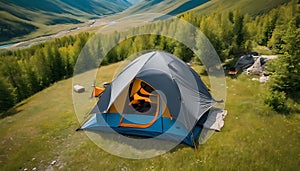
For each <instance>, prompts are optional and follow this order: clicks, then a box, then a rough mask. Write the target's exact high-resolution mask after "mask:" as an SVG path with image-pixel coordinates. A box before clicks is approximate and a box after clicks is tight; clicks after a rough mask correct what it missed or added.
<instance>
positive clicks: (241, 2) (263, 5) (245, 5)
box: [195, 0, 291, 15]
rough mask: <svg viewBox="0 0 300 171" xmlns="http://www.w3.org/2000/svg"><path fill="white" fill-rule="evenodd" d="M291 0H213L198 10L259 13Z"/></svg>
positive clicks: (206, 12)
mask: <svg viewBox="0 0 300 171" xmlns="http://www.w3.org/2000/svg"><path fill="white" fill-rule="evenodd" d="M290 1H291V0H265V1H249V0H211V1H209V2H207V3H205V4H203V5H201V6H199V7H197V8H195V11H196V12H200V13H202V14H208V13H211V12H216V11H222V12H225V11H231V10H239V11H240V12H241V13H243V14H246V13H247V14H250V15H259V14H263V13H266V12H268V11H270V10H272V9H273V8H276V7H278V6H280V5H282V4H284V3H287V2H290Z"/></svg>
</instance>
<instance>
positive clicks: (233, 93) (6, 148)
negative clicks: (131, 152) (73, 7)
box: [0, 64, 300, 170]
mask: <svg viewBox="0 0 300 171" xmlns="http://www.w3.org/2000/svg"><path fill="white" fill-rule="evenodd" d="M116 67H117V65H116V64H114V65H109V66H105V67H101V70H100V71H99V72H98V73H99V74H98V79H99V80H100V81H98V79H97V84H98V85H101V83H102V81H109V80H110V79H111V78H112V76H113V73H112V72H111V71H114V69H115V68H116ZM196 69H197V70H199V69H201V67H196ZM201 77H202V79H203V80H204V82H207V81H208V78H207V76H201ZM226 79H227V80H226V81H227V101H226V107H225V108H226V110H228V115H227V117H226V121H225V127H224V128H223V130H222V131H221V132H219V133H216V134H214V135H213V136H212V137H211V139H209V140H208V141H207V143H206V144H204V145H200V146H199V147H198V154H197V153H196V152H195V150H194V149H193V148H190V147H187V146H184V145H180V146H178V147H176V148H175V149H173V150H172V151H171V152H168V153H166V154H164V155H161V156H158V157H155V158H151V159H143V160H131V159H123V158H120V157H117V156H113V155H111V154H109V153H107V152H105V151H103V150H101V149H100V148H99V147H97V146H96V145H95V144H94V143H93V142H91V141H90V140H89V139H88V138H87V136H86V135H85V134H84V132H75V129H76V128H77V127H78V126H79V122H78V121H77V118H76V115H75V113H74V111H73V105H72V79H68V80H64V81H60V82H58V83H56V84H54V85H53V86H51V87H49V88H47V89H45V90H44V91H42V92H40V93H38V94H36V95H34V96H32V97H31V98H29V99H27V100H25V101H23V102H22V103H21V104H22V105H19V107H17V108H16V109H17V111H19V112H18V113H16V114H15V115H13V116H9V117H6V118H4V119H2V120H0V137H1V139H0V142H1V146H0V170H19V169H20V168H22V169H24V168H28V170H31V169H32V168H34V167H37V168H38V169H39V170H46V169H51V168H54V169H55V170H58V169H63V170H68V169H69V170H126V169H127V170H202V169H203V170H297V169H298V166H299V158H300V144H299V142H300V126H299V125H300V117H299V116H300V114H299V113H292V114H290V115H281V114H277V113H275V112H272V111H270V109H269V108H267V107H265V106H264V105H263V102H262V100H261V97H262V96H263V95H264V91H265V88H266V85H265V84H263V83H259V82H255V81H251V79H250V78H249V77H248V76H245V75H243V74H242V75H239V76H238V78H237V79H232V78H226ZM166 143H167V141H166ZM54 160H56V161H57V162H56V164H55V165H54V166H51V165H50V163H51V162H52V161H54Z"/></svg>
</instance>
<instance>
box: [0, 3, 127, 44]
mask: <svg viewBox="0 0 300 171" xmlns="http://www.w3.org/2000/svg"><path fill="white" fill-rule="evenodd" d="M131 5H132V4H131V3H130V2H128V1H127V0H1V1H0V42H3V41H7V40H9V39H11V38H14V37H18V36H24V35H26V34H29V33H31V32H33V31H35V30H37V29H43V28H44V27H45V26H52V25H57V24H77V23H82V22H84V21H87V20H88V19H93V18H99V16H104V15H110V14H114V13H118V12H121V11H123V10H125V9H127V8H128V7H130V6H131Z"/></svg>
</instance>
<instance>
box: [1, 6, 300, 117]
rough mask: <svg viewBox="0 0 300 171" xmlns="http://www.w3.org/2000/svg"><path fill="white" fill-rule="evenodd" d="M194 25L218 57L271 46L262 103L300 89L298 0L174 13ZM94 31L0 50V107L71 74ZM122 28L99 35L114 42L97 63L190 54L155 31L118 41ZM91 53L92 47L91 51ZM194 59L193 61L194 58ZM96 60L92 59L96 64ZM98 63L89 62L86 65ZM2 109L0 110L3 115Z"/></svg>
mask: <svg viewBox="0 0 300 171" xmlns="http://www.w3.org/2000/svg"><path fill="white" fill-rule="evenodd" d="M178 17H179V18H180V19H183V20H185V21H188V22H189V23H191V24H193V25H194V26H195V27H197V28H199V29H200V30H201V31H202V32H203V33H204V34H205V35H206V36H207V38H208V39H209V40H210V42H211V43H212V45H213V46H214V47H215V49H216V51H217V53H218V55H219V57H220V59H221V61H222V62H226V61H227V60H228V59H235V58H239V57H240V56H241V55H243V54H248V53H249V52H251V51H252V50H253V48H254V47H257V46H263V47H267V48H269V49H271V51H272V53H273V54H278V55H279V57H278V58H277V59H276V60H274V61H273V62H272V63H270V64H269V66H268V71H269V73H270V75H272V80H271V82H270V83H269V84H270V85H269V89H270V90H269V91H270V96H268V97H266V100H265V102H266V104H267V105H270V106H271V107H273V108H274V110H277V111H283V110H286V107H285V106H284V104H282V101H283V100H286V99H287V98H293V97H294V96H295V95H294V94H293V93H294V92H299V90H300V56H299V54H300V47H299V46H300V28H299V25H300V15H299V2H298V1H297V0H293V1H291V2H289V3H288V4H284V5H282V6H280V7H278V8H276V9H273V10H271V11H269V12H267V13H264V14H261V15H257V16H251V15H248V14H244V13H242V12H241V11H238V10H234V11H230V12H215V13H212V14H209V15H203V14H200V13H198V12H197V11H190V12H187V13H184V14H182V15H180V16H178ZM170 22H171V21H170V20H165V21H157V22H155V23H152V24H149V25H145V26H142V27H138V28H134V29H133V30H132V32H134V31H136V30H137V29H139V30H143V29H144V30H147V29H152V30H170V29H176V28H177V26H176V25H172V24H170ZM175 33H176V34H183V35H185V36H186V37H187V38H190V39H192V41H194V42H197V37H194V36H193V35H189V34H188V33H186V30H180V29H177V30H176V31H175ZM93 35H94V33H80V34H78V35H72V36H66V37H62V38H56V39H54V40H52V41H49V42H44V43H40V44H37V45H33V46H31V47H29V48H25V49H18V50H9V51H1V52H0V70H1V73H0V87H1V89H0V113H3V112H4V113H5V111H7V110H8V109H10V108H11V107H13V106H14V105H15V104H17V103H18V102H20V101H22V100H24V99H26V98H28V97H30V96H32V95H33V94H35V93H36V92H39V91H41V90H43V89H45V88H46V87H49V86H50V85H52V84H54V83H55V82H57V81H59V80H62V79H66V78H69V77H72V75H73V71H74V66H75V64H76V61H77V58H78V56H79V54H80V52H81V50H82V48H83V47H84V45H85V44H86V42H87V41H88V40H89V39H90V38H91V37H93ZM120 35H122V33H119V32H113V33H112V34H111V35H103V36H101V39H100V40H99V44H97V46H98V47H99V48H104V46H107V44H109V43H114V42H110V40H111V38H115V39H114V40H113V41H115V42H118V46H116V47H114V48H113V49H111V50H110V51H109V53H107V55H106V57H105V58H103V60H102V63H101V65H108V64H111V63H115V62H118V61H121V60H124V59H125V58H126V57H128V56H130V55H132V54H135V53H136V52H139V51H142V50H149V49H157V50H163V51H167V52H170V53H172V54H174V55H175V56H177V57H180V58H181V59H182V60H184V61H186V62H190V61H193V60H196V59H197V58H194V54H193V52H192V51H191V50H190V49H189V48H187V47H186V46H185V45H184V44H182V43H181V42H178V41H176V40H174V39H171V38H168V37H164V36H158V35H151V34H150V35H141V36H134V37H130V38H128V39H126V40H125V41H121V42H120V39H116V38H118V37H121V36H120ZM94 53H95V52H94ZM194 62H199V61H194ZM96 63H97V62H95V64H96ZM94 67H99V66H97V65H93V66H92V67H91V68H94ZM4 115H5V114H3V115H1V116H4Z"/></svg>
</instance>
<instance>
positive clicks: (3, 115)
mask: <svg viewBox="0 0 300 171" xmlns="http://www.w3.org/2000/svg"><path fill="white" fill-rule="evenodd" d="M26 103H27V102H22V103H19V104H18V105H16V106H14V107H12V108H10V109H8V110H7V111H5V112H3V113H0V119H3V118H6V117H8V116H13V115H15V114H18V113H19V112H21V111H22V110H20V109H18V108H19V107H21V106H23V105H25V104H26Z"/></svg>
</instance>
